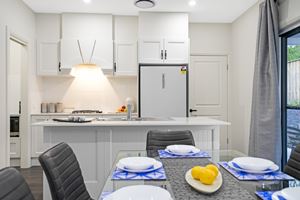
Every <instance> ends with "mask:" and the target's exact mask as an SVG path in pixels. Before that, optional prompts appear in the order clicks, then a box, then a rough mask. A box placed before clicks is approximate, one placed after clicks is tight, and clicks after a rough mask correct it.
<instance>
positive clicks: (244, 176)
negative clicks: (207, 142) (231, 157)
mask: <svg viewBox="0 0 300 200" xmlns="http://www.w3.org/2000/svg"><path fill="white" fill-rule="evenodd" d="M219 165H221V166H222V167H223V168H224V169H226V170H227V171H228V172H229V173H231V174H232V175H233V176H234V177H236V178H237V179H238V180H240V181H262V180H266V181H272V180H294V178H293V177H291V176H289V175H287V174H285V173H283V172H280V171H277V172H272V173H268V174H251V173H247V172H240V171H236V170H234V169H232V168H230V167H229V166H228V163H227V162H219Z"/></svg>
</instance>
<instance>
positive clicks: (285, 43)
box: [280, 26, 300, 166]
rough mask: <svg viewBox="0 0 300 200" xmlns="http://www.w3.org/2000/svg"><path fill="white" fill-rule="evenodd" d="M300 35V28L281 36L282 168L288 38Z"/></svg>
mask: <svg viewBox="0 0 300 200" xmlns="http://www.w3.org/2000/svg"><path fill="white" fill-rule="evenodd" d="M298 33H300V26H299V27H297V28H295V29H293V30H290V31H288V32H286V33H283V34H281V35H280V39H281V48H280V53H281V57H280V58H281V138H282V140H281V145H282V151H281V152H282V155H281V164H282V165H281V166H285V165H286V163H287V109H288V106H287V64H288V48H287V46H288V38H289V37H291V36H293V35H295V34H298Z"/></svg>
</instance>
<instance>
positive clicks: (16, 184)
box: [0, 167, 34, 200]
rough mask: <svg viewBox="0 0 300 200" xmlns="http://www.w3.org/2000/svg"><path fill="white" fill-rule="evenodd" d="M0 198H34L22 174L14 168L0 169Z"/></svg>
mask: <svg viewBox="0 0 300 200" xmlns="http://www.w3.org/2000/svg"><path fill="white" fill-rule="evenodd" d="M0 199H1V200H12V199H13V200H34V197H33V195H32V193H31V190H30V189H29V186H28V184H27V183H26V181H25V179H24V178H23V176H22V175H21V174H20V172H19V171H18V170H16V169H15V168H12V167H9V168H4V169H1V170H0Z"/></svg>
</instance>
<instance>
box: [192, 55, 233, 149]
mask: <svg viewBox="0 0 300 200" xmlns="http://www.w3.org/2000/svg"><path fill="white" fill-rule="evenodd" d="M197 56H207V57H209V56H211V57H226V59H227V105H226V106H227V113H226V118H227V121H228V120H229V116H230V115H229V112H230V111H229V108H230V102H229V100H230V97H229V94H230V91H229V89H230V87H229V83H230V71H229V65H230V55H228V54H190V56H189V67H191V57H197ZM188 87H190V85H188ZM188 90H189V89H188ZM190 94H191V93H190V92H189V93H188V101H189V102H188V104H189V105H190ZM188 110H190V107H189V108H188ZM188 116H189V117H192V116H191V113H190V112H189V113H188ZM225 128H226V131H227V141H226V142H227V149H230V148H231V141H230V138H231V134H230V132H229V130H230V127H229V126H226V127H225ZM220 145H221V142H220Z"/></svg>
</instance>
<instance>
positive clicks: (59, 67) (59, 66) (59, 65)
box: [58, 62, 61, 72]
mask: <svg viewBox="0 0 300 200" xmlns="http://www.w3.org/2000/svg"><path fill="white" fill-rule="evenodd" d="M58 71H59V72H61V62H59V63H58Z"/></svg>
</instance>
